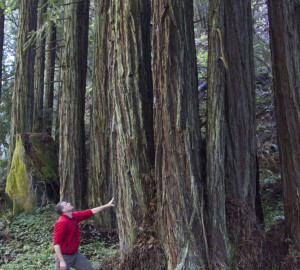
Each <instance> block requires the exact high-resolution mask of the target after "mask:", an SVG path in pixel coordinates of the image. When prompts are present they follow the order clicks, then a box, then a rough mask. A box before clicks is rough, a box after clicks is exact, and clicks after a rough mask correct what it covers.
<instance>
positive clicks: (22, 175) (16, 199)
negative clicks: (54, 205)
mask: <svg viewBox="0 0 300 270" xmlns="http://www.w3.org/2000/svg"><path fill="white" fill-rule="evenodd" d="M24 156H25V149H24V147H23V144H22V140H21V136H18V138H17V140H16V147H15V151H14V155H13V158H12V164H11V169H10V172H9V175H8V177H7V183H6V189H5V192H6V193H7V194H8V195H9V197H10V198H11V199H12V201H13V214H14V215H18V214H19V213H21V212H23V211H24V212H25V213H32V211H33V204H34V197H33V196H32V194H29V190H30V185H31V183H30V179H29V177H28V173H27V170H26V165H25V163H24V161H23V160H24Z"/></svg>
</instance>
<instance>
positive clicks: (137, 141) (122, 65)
mask: <svg viewBox="0 0 300 270" xmlns="http://www.w3.org/2000/svg"><path fill="white" fill-rule="evenodd" d="M150 11H151V9H150V1H145V0H124V1H119V0H114V1H112V4H111V11H110V16H111V18H112V22H111V30H110V31H111V34H112V37H111V38H110V52H111V53H112V55H111V57H112V58H111V59H110V61H111V64H110V67H111V69H110V91H112V103H113V116H112V130H111V132H112V135H113V136H112V146H111V147H112V149H113V150H114V152H113V156H112V167H113V170H112V179H113V181H114V188H115V189H114V196H115V199H116V205H117V207H116V214H117V222H118V228H119V238H120V247H121V256H122V257H123V258H124V257H125V255H126V252H127V251H128V249H129V250H130V249H131V248H132V247H133V244H134V242H135V241H136V240H137V239H138V238H139V236H140V235H139V233H140V232H141V229H143V228H145V227H146V226H147V225H149V223H148V222H149V220H147V213H148V208H149V203H150V196H152V194H151V193H152V190H151V188H150V184H151V168H152V167H153V164H154V161H153V149H154V148H153V131H152V128H153V120H152V115H151V102H149V96H150V97H151V96H152V81H151V70H150V65H151V58H150V52H151V49H150Z"/></svg>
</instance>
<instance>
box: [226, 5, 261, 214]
mask: <svg viewBox="0 0 300 270" xmlns="http://www.w3.org/2000/svg"><path fill="white" fill-rule="evenodd" d="M224 12H225V25H226V27H225V35H224V37H225V40H224V46H225V50H226V51H227V54H228V59H227V61H228V69H226V90H225V106H226V108H225V123H226V124H225V136H226V138H225V151H226V159H225V160H226V163H225V167H226V176H225V177H226V193H227V195H231V196H232V198H234V199H235V200H239V201H243V202H247V204H248V205H249V207H250V208H251V209H252V210H254V208H255V194H256V181H255V180H256V140H255V134H256V125H255V109H256V107H255V86H254V60H253V42H252V37H253V33H252V18H251V1H250V0H244V1H235V0H226V1H225V11H224Z"/></svg>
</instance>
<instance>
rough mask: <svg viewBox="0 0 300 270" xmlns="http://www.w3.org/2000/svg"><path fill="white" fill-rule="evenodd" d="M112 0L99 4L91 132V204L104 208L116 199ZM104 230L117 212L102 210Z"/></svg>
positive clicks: (99, 215)
mask: <svg viewBox="0 0 300 270" xmlns="http://www.w3.org/2000/svg"><path fill="white" fill-rule="evenodd" d="M110 2H111V1H110V0H104V1H95V36H94V68H93V97H92V104H93V107H92V111H91V132H90V134H91V135H90V164H89V182H88V194H89V196H88V204H89V205H90V206H95V205H102V204H105V203H107V202H108V201H109V200H110V198H112V177H111V166H112V164H111V163H110V161H111V160H110V159H111V149H110V140H109V139H110V129H111V127H110V124H111V108H112V106H111V101H110V99H111V95H110V89H109V84H108V83H109V81H108V57H109V55H108V42H107V40H108V26H109V20H110V16H109V12H108V11H109V8H110ZM95 218H96V219H97V221H98V222H99V224H101V226H103V227H108V228H110V227H114V226H115V217H114V216H113V211H102V212H101V213H99V214H98V215H97V216H96V217H95Z"/></svg>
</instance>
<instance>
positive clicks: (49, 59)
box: [43, 22, 57, 135]
mask: <svg viewBox="0 0 300 270" xmlns="http://www.w3.org/2000/svg"><path fill="white" fill-rule="evenodd" d="M50 24H51V25H50V30H49V32H48V36H47V43H48V46H47V53H46V74H45V83H46V84H45V100H44V116H43V118H44V120H43V124H44V128H43V132H45V133H47V134H49V135H51V134H52V123H53V101H54V76H55V55H56V50H55V47H56V45H57V43H56V26H55V23H54V22H50Z"/></svg>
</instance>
